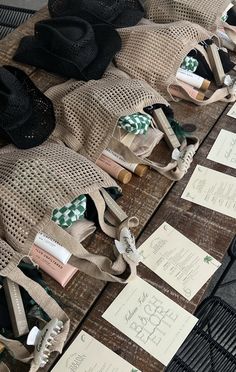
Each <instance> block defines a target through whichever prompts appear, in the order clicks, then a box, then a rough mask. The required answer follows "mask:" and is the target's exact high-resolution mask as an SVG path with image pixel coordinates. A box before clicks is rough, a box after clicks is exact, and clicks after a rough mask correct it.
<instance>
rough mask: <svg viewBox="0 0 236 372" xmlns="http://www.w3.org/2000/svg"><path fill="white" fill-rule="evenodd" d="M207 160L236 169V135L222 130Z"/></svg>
mask: <svg viewBox="0 0 236 372" xmlns="http://www.w3.org/2000/svg"><path fill="white" fill-rule="evenodd" d="M207 159H210V160H213V161H215V162H217V163H220V164H224V165H227V166H228V167H231V168H234V169H236V133H233V132H229V131H228V130H224V129H221V131H220V133H219V135H218V137H217V139H216V141H215V143H214V145H213V146H212V148H211V151H210V152H209V154H208V157H207Z"/></svg>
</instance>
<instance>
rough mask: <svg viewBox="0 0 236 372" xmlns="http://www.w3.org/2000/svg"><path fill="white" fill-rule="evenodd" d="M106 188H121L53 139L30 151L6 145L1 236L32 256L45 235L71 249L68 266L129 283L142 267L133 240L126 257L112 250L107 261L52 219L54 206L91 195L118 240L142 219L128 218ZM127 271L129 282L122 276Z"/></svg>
mask: <svg viewBox="0 0 236 372" xmlns="http://www.w3.org/2000/svg"><path fill="white" fill-rule="evenodd" d="M107 187H118V186H117V184H116V183H115V181H114V180H113V179H112V178H110V177H109V176H108V175H107V174H106V173H105V172H103V171H102V170H101V169H100V168H98V167H97V166H96V165H95V164H93V163H92V162H91V161H89V160H88V159H86V158H84V157H83V156H81V155H79V154H77V153H76V152H74V151H72V150H71V149H68V148H67V147H66V146H64V145H63V144H60V143H54V142H51V141H49V142H46V143H45V144H43V145H41V146H38V147H35V148H32V149H29V150H20V149H17V148H15V147H14V146H11V145H9V146H6V147H4V148H2V149H0V235H1V236H2V237H3V238H4V239H5V240H6V241H7V242H8V243H9V244H10V245H11V246H12V247H13V248H14V249H15V250H17V251H19V252H21V253H22V254H29V252H30V249H31V247H32V245H33V243H34V240H35V237H36V234H37V233H38V232H41V233H43V234H45V235H46V236H47V237H49V238H52V239H53V240H55V241H56V242H58V243H59V244H60V245H62V246H63V247H65V248H66V249H67V250H68V251H70V252H71V254H72V256H71V258H70V260H69V263H70V264H71V265H73V266H75V267H78V269H79V270H80V271H82V272H85V273H87V274H88V275H91V276H93V277H95V278H98V279H102V280H107V281H117V282H121V283H123V282H126V281H128V280H130V279H132V278H133V277H134V276H135V275H136V266H137V264H138V258H137V254H136V253H137V252H136V248H135V244H134V242H133V237H132V236H129V238H130V246H131V247H128V248H130V249H125V250H124V252H122V253H119V252H118V251H117V250H116V249H115V248H114V252H112V249H111V252H108V256H109V254H110V256H111V258H109V257H106V256H103V255H96V254H93V253H90V252H89V251H87V250H86V249H85V248H84V247H83V246H82V244H81V243H80V242H79V241H78V240H77V239H76V238H75V237H73V236H72V235H70V234H69V233H68V232H67V231H66V229H65V230H64V229H62V228H61V227H60V226H59V225H57V224H56V223H55V222H53V221H52V220H51V217H52V211H53V210H54V209H55V208H58V207H63V206H64V205H66V204H67V203H68V202H71V201H72V200H74V199H75V198H77V197H78V196H80V195H82V194H88V195H89V196H90V197H91V198H92V200H93V201H94V204H95V206H96V209H97V213H98V220H99V224H100V227H101V229H102V230H103V231H104V232H105V233H106V234H107V235H109V236H110V237H112V238H116V239H118V240H120V236H121V235H122V234H123V233H124V231H127V230H128V231H129V228H130V227H132V226H136V225H137V224H138V221H137V218H135V217H134V218H128V217H127V215H126V214H125V213H124V212H123V210H122V209H121V208H120V207H119V206H118V204H117V203H116V202H115V201H114V200H113V199H112V198H111V197H110V195H109V194H108V193H107V192H106V191H105V189H104V188H107ZM106 208H108V210H109V211H110V212H111V213H112V215H113V216H114V220H115V225H111V224H108V223H106V221H105V210H106ZM124 229H125V230H124ZM127 244H128V243H127ZM127 268H129V270H127V276H126V278H124V279H123V278H120V275H121V274H122V273H124V272H125V271H126V269H127Z"/></svg>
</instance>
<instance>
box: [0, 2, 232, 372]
mask: <svg viewBox="0 0 236 372" xmlns="http://www.w3.org/2000/svg"><path fill="white" fill-rule="evenodd" d="M47 16H48V13H47V10H46V9H43V10H42V11H40V12H38V13H37V14H36V15H35V16H34V17H32V18H31V19H29V20H28V22H27V23H26V24H24V25H22V26H20V27H19V28H18V29H17V30H16V31H15V32H13V33H12V34H10V35H8V36H7V37H6V38H5V39H3V40H2V41H1V42H0V63H1V64H6V63H9V64H15V63H14V62H13V61H12V60H11V58H12V56H13V54H14V52H15V50H16V48H17V46H18V43H19V41H20V39H21V37H23V36H25V35H30V34H33V29H34V23H35V21H38V20H40V19H42V18H45V17H47ZM16 65H17V66H18V67H21V68H23V69H24V70H25V71H26V72H27V73H28V74H29V75H30V76H31V78H32V79H33V80H34V82H35V83H36V84H37V86H38V87H39V88H40V89H41V90H42V91H45V90H46V89H48V88H49V87H50V86H53V85H55V84H58V83H60V82H62V81H63V80H64V79H63V78H60V77H58V76H56V75H53V74H49V73H46V72H45V71H43V70H39V69H35V68H34V67H30V66H26V65H22V64H16ZM172 106H173V108H174V111H175V113H176V118H177V119H178V120H179V121H180V122H185V123H189V122H191V123H194V124H196V126H197V132H196V134H197V135H198V136H199V138H200V140H201V141H203V140H204V139H205V138H206V137H207V136H208V133H209V132H210V131H211V129H212V128H213V126H214V125H215V123H216V121H217V119H218V118H219V116H220V115H221V114H222V112H223V111H224V110H225V108H226V106H227V104H226V103H222V102H221V103H216V104H214V105H211V106H209V107H207V108H206V107H205V108H203V107H196V106H194V105H193V104H190V103H187V102H180V103H177V104H176V103H174V104H173V105H172ZM169 156H170V153H169V151H168V149H167V146H165V144H163V145H161V146H160V147H159V148H158V149H157V150H156V151H155V153H154V158H155V159H156V160H158V159H159V161H167V160H168V159H169ZM187 177H188V176H187ZM186 180H187V178H186V177H185V178H184V180H183V181H180V182H179V183H178V186H177V185H176V186H174V187H173V185H174V184H173V182H172V181H170V180H167V179H166V178H164V177H162V176H160V175H159V174H158V173H156V172H154V171H149V172H148V173H147V175H146V176H145V177H144V178H142V179H141V178H138V177H136V176H134V177H133V179H132V181H131V182H130V183H129V184H128V185H125V186H124V187H123V197H122V198H121V199H120V201H119V203H120V204H121V205H122V206H123V207H124V209H125V210H126V211H127V213H128V214H129V215H136V216H137V217H139V219H140V226H139V227H138V228H136V230H135V235H136V236H138V235H140V234H141V233H142V231H143V230H144V227H145V226H146V225H147V223H148V222H149V221H150V224H149V225H148V228H147V229H146V230H144V233H143V235H142V237H141V239H145V237H147V236H148V234H150V233H151V230H152V229H155V226H157V223H159V222H160V221H159V220H158V217H157V216H156V215H154V213H155V211H156V210H157V208H158V207H159V206H161V208H162V209H160V211H161V212H160V213H162V214H163V216H165V213H167V215H169V214H171V211H173V205H172V203H171V200H172V199H170V198H171V197H172V193H173V198H174V200H176V198H177V196H178V197H179V195H178V192H180V190H181V189H178V188H177V187H180V188H181V185H182V187H183V185H184V182H185V183H186ZM172 188H173V189H172ZM170 190H171V192H170V193H169V191H170ZM166 195H168V196H167V198H166V200H165V197H166ZM169 199H170V201H169V202H168V200H169ZM163 200H164V202H163ZM162 206H163V207H162ZM178 212H179V209H178ZM160 213H159V210H158V212H157V214H158V215H159V214H160ZM152 216H153V218H152ZM185 218H186V219H187V221H188V218H189V215H188V214H187V211H185V210H184V211H182V214H181V219H180V221H185ZM195 219H196V221H198V225H197V226H196V228H195V230H196V231H197V229H199V226H200V225H201V221H200V219H197V216H195ZM158 221H159V222H158ZM176 223H177V222H176ZM196 223H197V222H196ZM185 224H186V222H185ZM176 226H177V225H176ZM177 227H178V226H177ZM215 230H216V231H217V228H215ZM212 232H213V230H212ZM196 234H197V233H194V232H193V239H195V237H196ZM202 239H203V238H202ZM211 239H214V238H213V237H212V238H211ZM140 242H141V240H140ZM112 244H113V242H112V240H111V239H109V238H108V237H106V236H104V234H102V233H101V232H100V231H98V232H96V234H94V236H93V237H92V238H90V239H89V240H88V241H87V244H86V246H87V247H88V248H89V250H90V251H92V252H94V253H103V254H106V255H111V254H112V253H111V252H112V249H111V246H112ZM199 244H200V243H199ZM203 248H204V247H203ZM140 274H141V275H142V276H143V277H145V278H146V276H147V279H148V278H149V281H150V282H151V283H156V282H157V278H156V277H155V276H153V275H152V276H151V274H150V273H149V272H148V271H147V269H145V268H144V267H142V266H141V267H140ZM45 279H46V281H47V283H48V285H49V287H50V288H51V289H52V290H53V292H54V294H55V295H56V297H57V298H59V299H60V302H61V304H62V307H63V308H64V309H65V311H66V312H67V313H68V315H69V317H70V319H71V330H70V336H72V335H73V333H74V332H75V331H76V330H77V329H78V327H79V325H80V324H81V323H82V322H83V321H84V319H85V318H86V316H87V315H88V313H89V311H90V309H91V308H92V307H93V305H94V304H95V302H96V301H97V299H98V298H99V296H100V295H101V294H102V292H103V290H104V288H105V287H106V283H104V282H101V281H98V280H95V279H93V278H90V277H88V276H87V275H86V274H83V273H80V272H79V273H78V274H77V275H76V276H75V277H74V278H73V279H72V281H71V282H70V283H69V284H68V286H67V287H66V290H64V289H62V288H61V287H60V286H59V285H58V284H57V283H56V282H55V281H53V280H52V279H51V278H49V277H48V276H46V275H45ZM158 286H160V288H161V284H160V283H159V284H158ZM120 289H121V286H119V285H108V286H107V288H105V292H104V295H102V297H101V306H98V307H96V310H94V311H95V316H93V315H91V316H88V320H87V322H88V323H85V325H86V326H87V324H88V329H90V328H91V329H92V328H93V326H94V327H95V328H94V329H93V330H91V332H94V335H95V334H96V335H100V336H101V334H102V333H104V335H103V337H104V339H105V341H106V342H107V343H109V342H111V346H113V347H114V349H115V351H117V352H118V353H121V356H124V355H123V354H124V350H123V347H121V346H120V345H122V342H124V340H125V339H124V338H123V337H122V336H121V335H119V333H116V332H115V334H114V330H109V329H107V325H104V324H103V322H102V323H100V317H99V314H100V312H101V311H103V308H104V309H105V308H106V307H107V306H108V305H109V304H110V302H111V301H112V299H113V297H114V296H115V295H116V293H118V292H119V291H120ZM163 291H164V293H166V294H168V293H169V292H170V293H171V296H172V297H173V298H175V296H176V295H175V294H173V293H172V292H171V291H170V289H169V288H168V287H167V286H166V285H164V284H163ZM99 304H100V302H99ZM102 306H103V307H102ZM183 306H185V304H183ZM193 308H194V304H193V307H192V309H193ZM96 311H97V313H96ZM92 314H93V312H92ZM96 314H97V315H96ZM96 327H98V330H96ZM103 327H104V328H103ZM106 332H107V333H106ZM113 335H114V344H113V343H112V342H113V340H112V341H109V339H110V337H113ZM102 340H103V339H102ZM125 342H127V345H128V346H129V350H130V351H129V354H128V356H127V359H128V360H129V361H130V362H131V363H133V364H134V365H137V363H136V361H137V362H138V365H143V363H144V362H143V360H144V357H145V358H147V359H146V363H147V365H148V367H146V369H145V368H144V369H143V370H144V371H145V372H149V371H155V372H156V371H158V370H155V369H147V368H149V361H150V368H153V367H152V366H153V364H152V363H153V360H152V358H150V357H149V356H148V355H147V354H145V353H144V354H141V353H140V349H139V348H138V347H136V345H134V344H133V343H131V342H130V341H128V340H125ZM117 345H119V346H117ZM108 346H110V345H108ZM125 357H126V355H125ZM133 359H134V362H133ZM7 362H8V365H9V366H10V369H11V371H12V372H14V371H19V370H20V369H21V370H22V372H24V371H27V370H28V367H26V366H24V365H23V364H21V363H14V362H13V361H12V359H10V358H7ZM47 369H48V368H47ZM44 370H45V371H46V369H44Z"/></svg>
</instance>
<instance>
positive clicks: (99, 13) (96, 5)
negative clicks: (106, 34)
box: [48, 0, 144, 28]
mask: <svg viewBox="0 0 236 372" xmlns="http://www.w3.org/2000/svg"><path fill="white" fill-rule="evenodd" d="M48 9H49V13H50V15H51V17H62V16H72V15H73V16H78V17H80V18H83V19H85V20H86V21H88V22H90V23H99V22H105V23H108V24H111V25H113V26H114V27H115V28H121V27H131V26H135V25H136V24H137V23H138V22H139V21H140V20H141V19H142V18H143V17H144V7H143V4H142V2H141V0H49V1H48Z"/></svg>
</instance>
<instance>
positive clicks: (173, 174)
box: [109, 138, 198, 181]
mask: <svg viewBox="0 0 236 372" xmlns="http://www.w3.org/2000/svg"><path fill="white" fill-rule="evenodd" d="M195 147H196V150H197V148H198V143H196V145H195ZM109 148H110V149H112V150H113V151H114V152H116V153H118V154H120V155H121V156H123V158H124V159H125V160H126V161H127V162H130V163H137V164H146V165H149V166H150V167H151V168H153V169H155V170H157V171H158V172H159V173H160V174H162V175H163V176H165V177H167V178H169V179H171V180H172V181H177V180H179V179H181V178H182V176H183V172H182V171H181V170H179V169H178V165H177V162H176V161H175V160H171V161H170V162H169V163H168V164H167V165H166V166H161V165H160V164H158V163H156V162H154V161H151V160H149V159H141V158H139V157H138V156H136V155H135V154H134V153H133V152H132V151H131V150H130V149H129V148H128V147H127V146H125V145H124V144H123V143H121V142H120V141H119V140H117V139H116V138H112V140H111V142H110V144H109ZM185 148H186V149H187V148H188V146H187V144H186V141H184V142H183V144H182V145H181V147H180V150H183V149H185Z"/></svg>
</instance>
